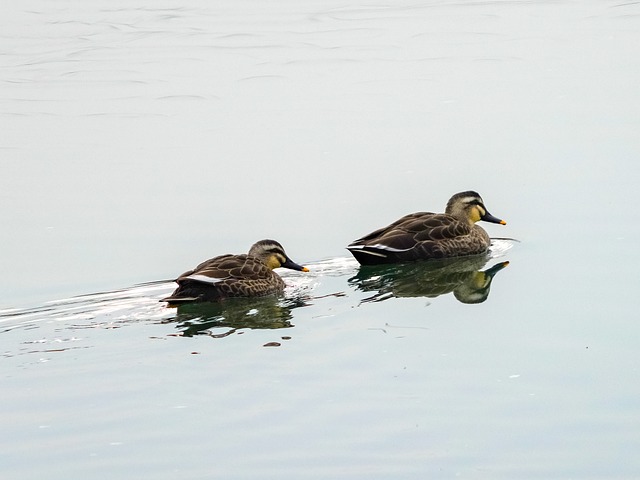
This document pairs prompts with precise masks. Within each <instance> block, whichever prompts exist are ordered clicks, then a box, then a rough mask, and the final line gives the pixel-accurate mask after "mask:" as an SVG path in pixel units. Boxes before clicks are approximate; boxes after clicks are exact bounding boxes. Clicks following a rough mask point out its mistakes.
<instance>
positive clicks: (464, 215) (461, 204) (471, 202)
mask: <svg viewBox="0 0 640 480" xmlns="http://www.w3.org/2000/svg"><path fill="white" fill-rule="evenodd" d="M445 213H446V214H447V215H451V216H452V217H456V218H457V219H459V220H463V221H466V222H469V223H470V224H472V225H473V224H474V223H476V222H478V221H480V220H482V221H484V222H491V223H499V224H500V225H506V224H507V222H505V221H504V220H501V219H499V218H497V217H494V216H493V215H491V214H490V213H489V212H488V210H487V207H485V206H484V201H483V200H482V197H480V195H479V194H478V193H477V192H474V191H471V190H469V191H467V192H460V193H456V194H455V195H454V196H453V197H451V198H450V199H449V201H448V202H447V208H446V210H445Z"/></svg>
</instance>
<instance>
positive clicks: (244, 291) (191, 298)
mask: <svg viewBox="0 0 640 480" xmlns="http://www.w3.org/2000/svg"><path fill="white" fill-rule="evenodd" d="M279 267H283V268H290V269H292V270H298V271H301V272H308V271H309V269H308V268H306V267H303V266H301V265H298V264H297V263H295V262H293V261H292V260H291V259H290V258H289V257H288V256H287V254H286V253H285V251H284V248H283V247H282V245H280V244H279V243H278V242H276V241H275V240H260V241H259V242H256V243H254V244H253V245H252V247H251V248H250V249H249V253H247V254H246V255H245V254H242V255H232V254H227V255H220V256H218V257H215V258H211V259H209V260H206V261H205V262H202V263H201V264H200V265H198V266H197V267H196V268H194V269H193V270H189V271H188V272H185V273H183V274H182V275H180V276H179V277H178V278H177V279H176V280H175V281H176V283H177V284H178V288H177V289H176V290H175V291H174V292H173V293H172V294H171V295H170V296H168V297H166V298H163V299H162V300H161V301H163V302H168V303H169V305H179V304H184V303H190V302H211V301H218V300H222V299H224V298H228V297H262V296H265V295H271V294H279V293H282V292H283V291H284V287H285V283H284V281H283V280H282V278H280V276H279V275H278V274H277V273H275V272H274V271H273V269H274V268H279Z"/></svg>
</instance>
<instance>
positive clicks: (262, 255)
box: [249, 240, 309, 272]
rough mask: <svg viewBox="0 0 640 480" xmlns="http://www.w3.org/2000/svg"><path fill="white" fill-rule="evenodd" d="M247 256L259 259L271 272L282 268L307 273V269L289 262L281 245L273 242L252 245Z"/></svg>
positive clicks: (267, 241)
mask: <svg viewBox="0 0 640 480" xmlns="http://www.w3.org/2000/svg"><path fill="white" fill-rule="evenodd" d="M249 255H251V256H253V257H257V258H259V259H260V260H261V261H262V262H263V263H264V264H265V265H266V266H267V267H269V268H270V269H271V270H273V269H274V268H280V267H282V268H290V269H291V270H298V271H300V272H308V271H309V269H308V268H307V267H303V266H302V265H298V264H297V263H295V262H294V261H293V260H291V259H290V258H289V257H288V256H287V254H286V253H285V251H284V248H283V247H282V245H280V244H279V243H278V242H276V241H275V240H260V241H259V242H256V243H254V244H253V245H252V246H251V248H250V249H249Z"/></svg>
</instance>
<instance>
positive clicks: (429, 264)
mask: <svg viewBox="0 0 640 480" xmlns="http://www.w3.org/2000/svg"><path fill="white" fill-rule="evenodd" d="M487 261H488V258H487V256H486V255H479V256H473V257H464V258H451V259H445V260H429V261H423V262H414V263H404V264H395V265H392V266H388V265H385V266H361V267H360V270H359V271H358V274H357V275H356V276H354V277H352V278H350V279H349V284H351V285H352V286H355V288H356V289H357V290H361V291H363V292H377V293H376V294H375V295H373V296H371V297H368V298H366V299H364V300H363V302H379V301H382V300H386V299H387V298H391V297H430V298H435V297H438V296H440V295H444V294H447V293H451V292H453V295H454V296H455V297H456V299H457V300H458V301H460V302H462V303H470V304H473V303H482V302H484V301H485V300H486V299H487V297H488V296H489V290H490V288H491V281H492V280H493V277H494V276H495V275H496V274H497V273H498V272H499V271H500V270H502V269H503V268H504V267H506V266H507V265H509V262H499V263H496V264H495V265H493V266H492V267H490V268H488V269H486V270H481V269H482V268H483V267H484V266H485V265H486V263H487Z"/></svg>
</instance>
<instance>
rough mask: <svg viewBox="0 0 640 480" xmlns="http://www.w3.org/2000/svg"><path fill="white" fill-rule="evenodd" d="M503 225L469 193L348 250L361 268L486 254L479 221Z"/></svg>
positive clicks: (378, 232) (484, 234)
mask: <svg viewBox="0 0 640 480" xmlns="http://www.w3.org/2000/svg"><path fill="white" fill-rule="evenodd" d="M480 220H482V221H485V222H490V223H498V224H500V225H506V224H507V222H505V221H504V220H501V219H499V218H497V217H494V216H493V215H491V214H490V213H489V211H488V210H487V207H485V205H484V201H483V200H482V197H481V196H480V195H479V194H478V193H477V192H474V191H472V190H468V191H465V192H460V193H456V194H455V195H453V196H452V197H451V198H450V199H449V201H448V202H447V206H446V208H445V213H431V212H416V213H411V214H409V215H405V216H404V217H402V218H400V219H398V220H396V221H395V222H393V223H392V224H390V225H388V226H386V227H383V228H379V229H378V230H375V231H373V232H371V233H370V234H368V235H365V236H364V237H362V238H359V239H357V240H354V241H353V242H351V243H350V244H349V245H348V246H347V250H349V252H351V254H352V255H353V256H354V257H355V258H356V260H357V261H358V262H359V263H360V264H361V265H380V264H388V263H400V262H410V261H416V260H429V259H437V258H450V257H460V256H466V255H479V254H483V253H486V252H487V251H488V249H489V246H490V245H491V239H490V238H489V235H488V234H487V232H486V231H484V229H483V228H482V227H480V226H479V225H476V222H478V221H480Z"/></svg>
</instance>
